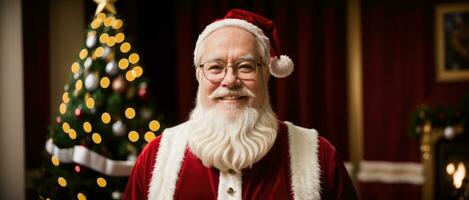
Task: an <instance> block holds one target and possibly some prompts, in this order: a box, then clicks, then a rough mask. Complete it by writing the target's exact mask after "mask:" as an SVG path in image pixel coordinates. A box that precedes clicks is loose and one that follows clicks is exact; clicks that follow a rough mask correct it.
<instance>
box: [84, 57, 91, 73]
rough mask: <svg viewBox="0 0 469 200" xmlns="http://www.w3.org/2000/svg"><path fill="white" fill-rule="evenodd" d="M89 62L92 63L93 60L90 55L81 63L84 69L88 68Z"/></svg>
mask: <svg viewBox="0 0 469 200" xmlns="http://www.w3.org/2000/svg"><path fill="white" fill-rule="evenodd" d="M91 64H93V60H92V59H91V58H90V57H88V58H86V60H85V62H84V63H83V66H84V67H85V69H86V70H88V69H89V68H90V67H91Z"/></svg>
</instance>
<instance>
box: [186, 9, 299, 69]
mask: <svg viewBox="0 0 469 200" xmlns="http://www.w3.org/2000/svg"><path fill="white" fill-rule="evenodd" d="M227 26H232V27H233V26H234V27H239V28H242V29H244V30H246V31H248V32H250V33H252V34H253V35H254V36H255V37H256V39H257V40H258V42H259V44H260V45H261V46H262V49H263V50H264V52H262V55H263V56H262V59H263V62H264V63H269V66H270V68H269V69H270V73H271V74H272V75H273V76H275V77H278V78H283V77H286V76H288V75H290V74H291V73H292V71H293V61H292V60H291V59H290V58H289V57H288V56H286V55H280V41H279V36H278V34H277V28H276V26H275V23H274V22H273V21H272V20H270V19H267V18H265V17H263V16H261V15H258V14H255V13H252V12H249V11H245V10H241V9H232V10H230V11H229V12H228V13H227V14H226V15H225V17H224V18H221V19H217V20H215V21H214V22H213V23H211V24H209V25H208V26H207V27H205V29H204V31H202V33H201V34H200V35H199V38H198V39H197V43H196V45H195V50H194V64H195V66H198V65H199V64H200V48H201V44H202V42H203V41H204V40H205V39H206V38H207V36H209V35H210V34H211V33H212V32H214V31H216V30H218V29H220V28H223V27H227Z"/></svg>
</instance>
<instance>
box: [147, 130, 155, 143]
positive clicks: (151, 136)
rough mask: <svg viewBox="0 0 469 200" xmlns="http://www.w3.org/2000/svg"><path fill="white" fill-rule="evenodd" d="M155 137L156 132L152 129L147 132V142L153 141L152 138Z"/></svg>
mask: <svg viewBox="0 0 469 200" xmlns="http://www.w3.org/2000/svg"><path fill="white" fill-rule="evenodd" d="M155 137H156V136H155V134H154V133H153V132H151V131H148V132H146V133H145V141H147V142H151V141H152V140H154V139H155Z"/></svg>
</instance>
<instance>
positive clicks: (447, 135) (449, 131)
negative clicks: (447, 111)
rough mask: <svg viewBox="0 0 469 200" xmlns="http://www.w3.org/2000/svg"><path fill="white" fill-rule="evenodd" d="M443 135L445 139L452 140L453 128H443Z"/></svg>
mask: <svg viewBox="0 0 469 200" xmlns="http://www.w3.org/2000/svg"><path fill="white" fill-rule="evenodd" d="M443 135H444V136H445V138H446V139H449V140H451V139H453V138H454V136H455V133H454V128H453V127H452V126H447V127H445V130H444V131H443Z"/></svg>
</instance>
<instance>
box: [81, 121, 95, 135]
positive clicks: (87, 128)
mask: <svg viewBox="0 0 469 200" xmlns="http://www.w3.org/2000/svg"><path fill="white" fill-rule="evenodd" d="M83 130H84V131H85V132H87V133H90V132H91V131H92V130H93V127H92V126H91V123H89V122H85V123H83Z"/></svg>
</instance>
